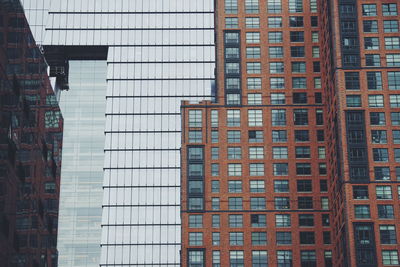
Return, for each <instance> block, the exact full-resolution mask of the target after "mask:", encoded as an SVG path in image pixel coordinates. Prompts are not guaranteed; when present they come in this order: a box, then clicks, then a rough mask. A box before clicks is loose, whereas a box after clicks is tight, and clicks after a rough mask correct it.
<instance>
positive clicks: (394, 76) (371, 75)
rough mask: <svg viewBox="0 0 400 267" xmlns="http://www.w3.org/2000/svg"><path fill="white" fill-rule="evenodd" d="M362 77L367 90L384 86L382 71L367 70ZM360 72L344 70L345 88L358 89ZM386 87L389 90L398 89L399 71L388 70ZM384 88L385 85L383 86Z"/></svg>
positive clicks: (399, 84)
mask: <svg viewBox="0 0 400 267" xmlns="http://www.w3.org/2000/svg"><path fill="white" fill-rule="evenodd" d="M364 79H365V81H366V84H367V88H366V89H368V90H382V89H383V88H384V86H383V82H382V72H380V71H368V72H366V73H365V76H364ZM360 80H361V78H360V73H359V72H345V82H346V89H347V90H360V89H361V86H360ZM387 83H388V84H387V88H388V89H389V90H399V89H400V72H393V71H389V72H388V73H387ZM385 88H386V86H385Z"/></svg>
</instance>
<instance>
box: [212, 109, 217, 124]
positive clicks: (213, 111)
mask: <svg viewBox="0 0 400 267" xmlns="http://www.w3.org/2000/svg"><path fill="white" fill-rule="evenodd" d="M211 127H218V110H211Z"/></svg>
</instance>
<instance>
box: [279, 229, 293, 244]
mask: <svg viewBox="0 0 400 267" xmlns="http://www.w3.org/2000/svg"><path fill="white" fill-rule="evenodd" d="M276 244H277V245H290V244H292V233H291V232H276Z"/></svg>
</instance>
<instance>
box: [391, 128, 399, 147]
mask: <svg viewBox="0 0 400 267" xmlns="http://www.w3.org/2000/svg"><path fill="white" fill-rule="evenodd" d="M392 136H393V144H400V131H399V130H393V131H392Z"/></svg>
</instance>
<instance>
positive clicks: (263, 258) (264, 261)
mask: <svg viewBox="0 0 400 267" xmlns="http://www.w3.org/2000/svg"><path fill="white" fill-rule="evenodd" d="M251 261H252V265H251V267H267V266H268V254H267V251H265V250H253V251H252V252H251Z"/></svg>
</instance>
